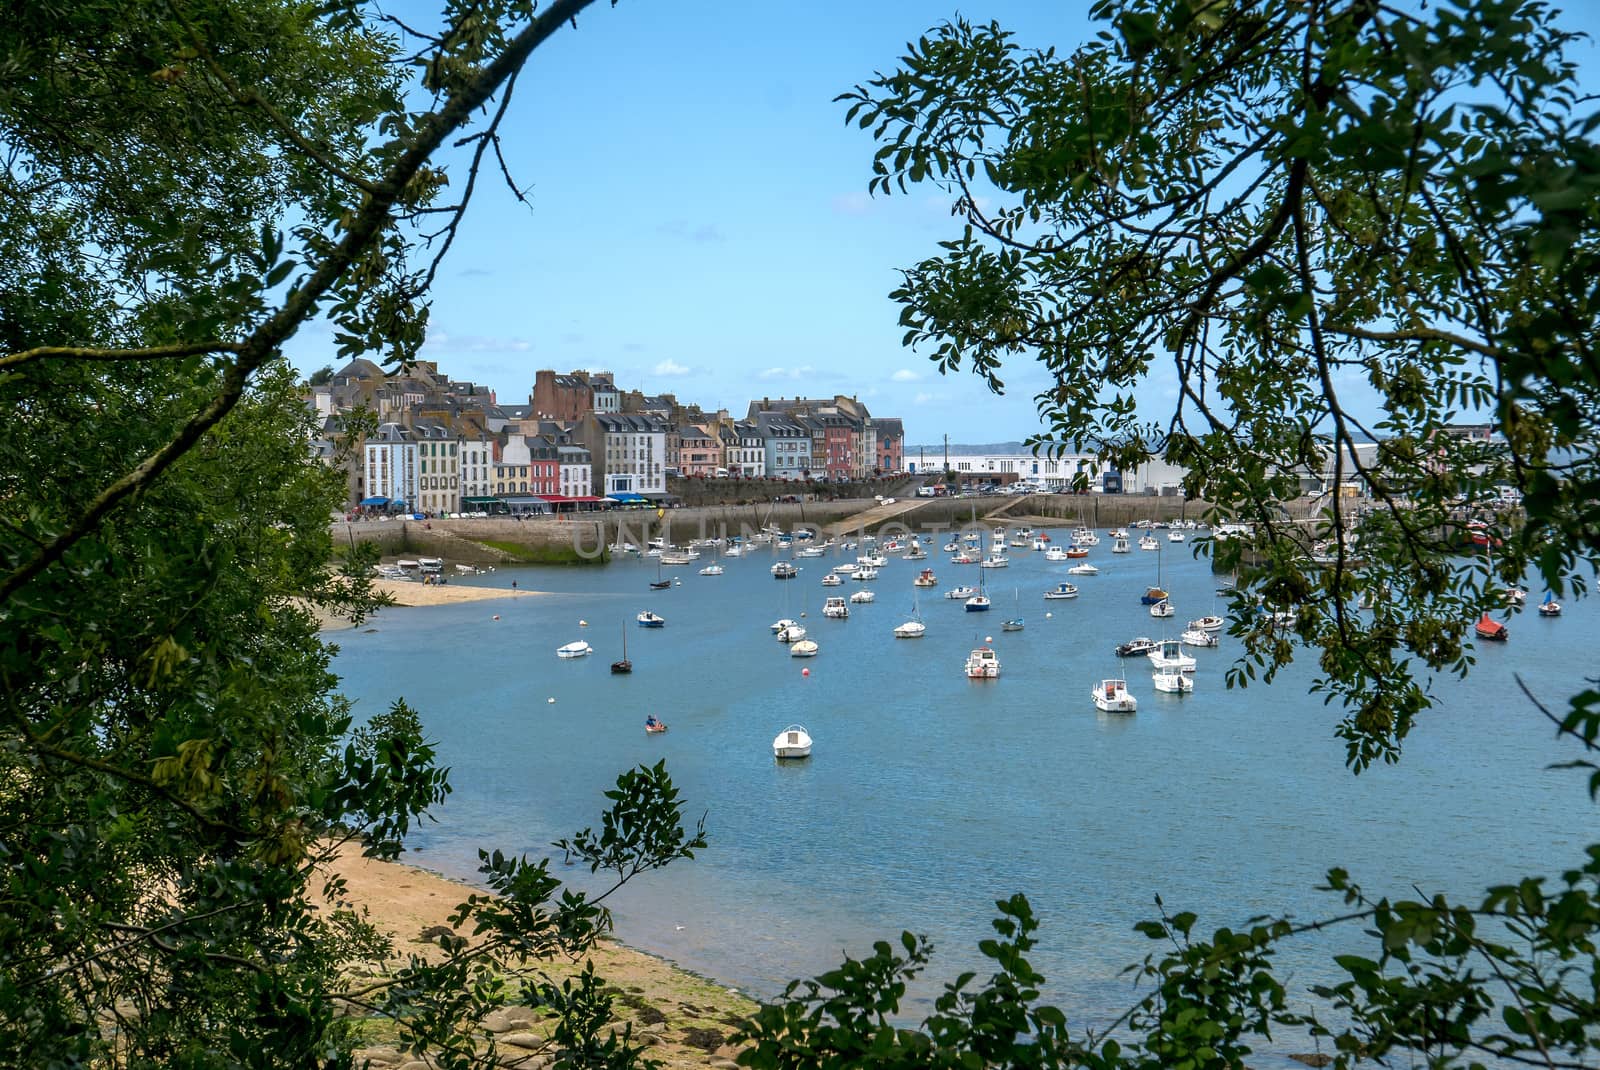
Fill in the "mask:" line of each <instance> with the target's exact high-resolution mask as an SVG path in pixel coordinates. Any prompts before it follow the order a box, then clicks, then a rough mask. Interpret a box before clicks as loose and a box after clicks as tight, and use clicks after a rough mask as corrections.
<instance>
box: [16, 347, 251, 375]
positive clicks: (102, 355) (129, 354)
mask: <svg viewBox="0 0 1600 1070" xmlns="http://www.w3.org/2000/svg"><path fill="white" fill-rule="evenodd" d="M239 348H240V347H239V345H238V343H235V342H219V341H213V342H180V343H178V344H177V345H170V346H149V347H146V348H143V349H90V348H85V347H82V346H36V347H35V348H33V349H24V350H21V351H20V352H17V353H7V354H6V355H5V356H3V357H0V372H3V371H10V370H11V369H12V368H17V367H20V366H22V365H24V364H28V363H31V362H32V361H36V360H103V361H121V360H170V359H172V358H175V357H198V356H202V355H204V354H206V353H237V352H239Z"/></svg>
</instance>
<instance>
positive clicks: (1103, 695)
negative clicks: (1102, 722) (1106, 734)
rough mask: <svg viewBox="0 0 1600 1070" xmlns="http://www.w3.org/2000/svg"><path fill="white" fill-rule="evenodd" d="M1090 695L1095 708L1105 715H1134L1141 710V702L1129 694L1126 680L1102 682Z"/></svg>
mask: <svg viewBox="0 0 1600 1070" xmlns="http://www.w3.org/2000/svg"><path fill="white" fill-rule="evenodd" d="M1089 694H1090V696H1091V697H1093V698H1094V704H1095V708H1096V709H1098V710H1101V711H1103V712H1105V713H1134V712H1136V711H1137V710H1138V709H1139V700H1138V699H1136V698H1134V697H1133V696H1132V695H1130V694H1129V693H1128V681H1126V680H1122V679H1115V680H1101V681H1100V683H1098V684H1097V685H1095V687H1094V688H1093V689H1091V690H1090V692H1089Z"/></svg>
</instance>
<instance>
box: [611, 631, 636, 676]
mask: <svg viewBox="0 0 1600 1070" xmlns="http://www.w3.org/2000/svg"><path fill="white" fill-rule="evenodd" d="M632 671H633V662H631V661H629V660H628V625H627V623H626V622H624V623H623V625H622V660H621V661H613V662H612V663H611V672H612V673H613V674H614V675H617V676H621V675H622V674H624V673H630V672H632Z"/></svg>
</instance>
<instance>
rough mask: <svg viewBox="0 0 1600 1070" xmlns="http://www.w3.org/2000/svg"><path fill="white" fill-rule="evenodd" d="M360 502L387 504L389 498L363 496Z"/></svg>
mask: <svg viewBox="0 0 1600 1070" xmlns="http://www.w3.org/2000/svg"><path fill="white" fill-rule="evenodd" d="M361 504H362V505H363V506H367V505H388V504H389V499H388V498H363V499H362V500H361Z"/></svg>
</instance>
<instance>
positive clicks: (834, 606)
mask: <svg viewBox="0 0 1600 1070" xmlns="http://www.w3.org/2000/svg"><path fill="white" fill-rule="evenodd" d="M822 615H823V616H824V617H837V618H839V619H840V620H843V619H844V618H846V617H848V616H849V615H850V607H849V606H848V605H846V604H845V601H844V599H843V598H839V597H837V596H835V597H833V598H830V599H828V600H827V601H826V602H824V603H822Z"/></svg>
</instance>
